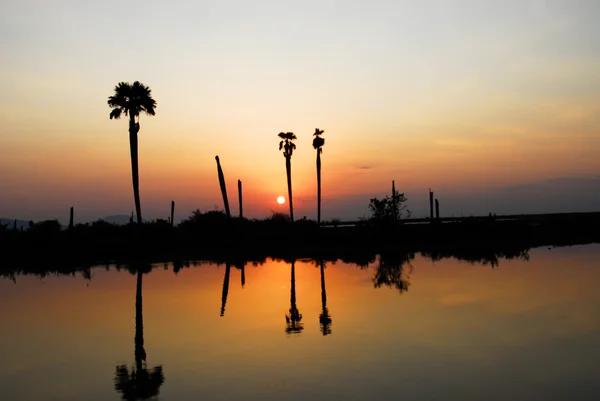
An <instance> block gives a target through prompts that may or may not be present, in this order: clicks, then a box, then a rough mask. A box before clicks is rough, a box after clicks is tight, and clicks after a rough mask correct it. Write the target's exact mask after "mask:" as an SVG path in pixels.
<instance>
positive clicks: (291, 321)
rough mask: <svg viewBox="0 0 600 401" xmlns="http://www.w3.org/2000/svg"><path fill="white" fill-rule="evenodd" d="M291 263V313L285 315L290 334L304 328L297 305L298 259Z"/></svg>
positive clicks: (287, 331)
mask: <svg viewBox="0 0 600 401" xmlns="http://www.w3.org/2000/svg"><path fill="white" fill-rule="evenodd" d="M291 265H292V278H291V287H290V311H289V314H287V315H285V324H286V327H285V332H286V333H288V334H298V333H300V332H302V330H304V323H302V314H301V313H300V311H299V310H298V307H297V306H296V261H295V260H293V261H292V263H291Z"/></svg>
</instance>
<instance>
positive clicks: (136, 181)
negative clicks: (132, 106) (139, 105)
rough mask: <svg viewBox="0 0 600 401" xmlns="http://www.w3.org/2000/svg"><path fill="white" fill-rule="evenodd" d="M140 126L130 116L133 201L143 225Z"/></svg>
mask: <svg viewBox="0 0 600 401" xmlns="http://www.w3.org/2000/svg"><path fill="white" fill-rule="evenodd" d="M139 130H140V126H139V124H137V123H136V122H135V116H134V115H133V114H131V113H130V114H129V150H130V152H131V179H132V181H133V199H134V201H135V212H136V214H137V222H138V224H142V207H141V205H140V177H139V172H138V136H137V134H138V131H139Z"/></svg>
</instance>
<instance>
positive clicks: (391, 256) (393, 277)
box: [373, 252, 415, 293]
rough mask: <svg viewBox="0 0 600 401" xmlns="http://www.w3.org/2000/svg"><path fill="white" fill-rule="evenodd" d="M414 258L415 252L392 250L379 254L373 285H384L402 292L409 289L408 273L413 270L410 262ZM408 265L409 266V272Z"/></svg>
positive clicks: (376, 286)
mask: <svg viewBox="0 0 600 401" xmlns="http://www.w3.org/2000/svg"><path fill="white" fill-rule="evenodd" d="M414 258H415V254H414V253H397V252H390V253H385V254H383V253H382V254H381V255H379V260H378V266H377V267H376V269H375V275H374V276H373V286H374V287H375V288H380V287H382V286H387V287H390V288H395V289H397V290H398V291H399V292H400V293H403V292H405V291H408V287H409V285H410V282H409V281H408V275H409V274H410V273H412V270H413V267H412V265H411V264H410V262H411V260H413V259H414ZM406 267H408V270H409V271H408V272H407V269H406Z"/></svg>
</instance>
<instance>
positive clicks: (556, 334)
mask: <svg viewBox="0 0 600 401" xmlns="http://www.w3.org/2000/svg"><path fill="white" fill-rule="evenodd" d="M354 252H355V255H354V256H346V257H347V259H348V260H349V261H350V263H342V262H340V261H339V259H338V260H337V261H335V262H333V261H332V260H330V259H328V258H327V257H320V258H317V259H316V260H311V259H297V260H294V259H288V260H287V261H286V260H282V259H275V260H269V261H267V262H265V263H264V265H261V266H258V264H254V266H253V264H247V265H244V264H242V263H241V262H242V260H239V259H236V258H233V257H232V258H230V259H228V260H225V259H224V260H219V261H213V262H193V261H189V262H188V261H183V260H182V261H180V262H178V263H177V266H175V265H174V264H172V263H168V264H167V265H166V267H167V270H165V269H163V266H164V265H163V264H162V263H161V264H156V265H152V266H150V265H137V266H129V272H130V273H134V274H133V275H132V274H128V272H127V271H123V268H124V267H127V266H128V265H127V264H125V263H122V264H121V265H119V266H118V271H117V270H116V269H115V266H114V265H111V266H110V269H107V270H105V269H104V268H102V267H98V268H93V269H91V275H90V274H87V273H84V276H89V277H90V278H91V281H89V284H90V286H89V287H87V286H86V285H87V283H88V280H84V279H83V278H82V276H81V273H79V272H76V274H75V275H76V277H71V275H72V272H65V271H60V272H57V273H56V274H49V273H45V276H44V279H43V280H40V279H39V278H38V277H26V275H24V274H22V273H15V277H16V281H17V283H16V285H15V284H13V282H12V281H10V280H9V278H10V277H11V276H10V275H6V277H7V279H6V280H0V316H2V317H3V322H2V326H1V327H0V343H1V344H4V347H0V360H2V361H3V363H2V364H0V389H1V390H0V394H1V395H0V398H1V399H2V401H21V400H28V401H44V400H59V399H60V400H64V401H76V400H81V399H86V400H89V401H104V400H111V399H113V400H114V399H119V398H122V399H124V400H140V399H146V398H153V397H160V398H161V399H165V400H167V399H168V400H171V399H173V400H182V399H202V398H205V399H211V400H247V399H260V400H265V401H275V400H281V399H286V401H300V400H306V399H313V398H315V399H318V398H319V396H321V397H322V398H327V399H357V400H358V399H361V400H363V399H377V400H394V399H396V398H397V395H398V394H400V393H402V395H403V396H404V398H408V399H429V400H446V401H450V400H456V401H458V400H460V401H466V400H482V399H484V400H504V399H511V400H518V401H521V400H523V401H524V400H542V399H543V400H545V401H549V400H556V401H558V400H563V399H577V400H583V399H589V400H594V399H595V398H597V394H598V392H599V391H600V383H598V381H597V377H596V376H597V374H596V372H597V371H598V369H600V362H598V361H600V340H599V339H600V314H599V313H598V310H600V309H599V308H600V292H598V291H597V284H596V283H597V282H598V280H600V269H598V266H597V260H598V257H599V255H600V245H590V246H582V247H574V248H563V249H552V250H548V249H547V248H542V249H534V250H532V251H531V258H529V256H530V253H529V252H527V251H525V250H516V251H515V250H509V249H504V250H502V251H495V252H489V251H487V250H480V251H477V252H475V251H464V252H461V253H458V252H457V253H456V254H454V255H453V256H454V258H452V259H449V258H446V257H444V256H443V255H444V253H443V252H437V253H435V254H434V253H431V254H427V253H426V254H424V255H423V254H421V255H419V254H416V255H414V254H410V253H403V252H398V251H396V252H392V251H390V250H387V251H385V252H382V253H381V254H380V255H377V256H373V255H370V254H368V253H363V254H361V251H360V250H354ZM292 261H293V262H292ZM352 261H360V262H361V264H362V265H363V266H362V267H357V264H356V263H353V262H352ZM432 261H433V262H434V263H432ZM461 261H465V262H468V263H462V262H461ZM480 264H483V265H486V266H481V265H480ZM196 265H197V266H198V268H193V266H196ZM498 265H500V266H501V267H500V268H496V267H497V266H498ZM490 266H492V267H494V269H491V268H490ZM565 266H568V270H565ZM173 268H176V270H177V271H178V273H177V274H173V270H172V269H173ZM150 270H152V271H151V272H150V274H148V272H149V271H150ZM232 270H233V271H232ZM236 270H239V271H240V278H241V281H242V284H244V283H245V280H246V279H247V280H248V283H249V285H248V286H245V288H243V289H242V286H241V285H240V284H239V283H240V281H239V279H238V277H236V276H235V274H236ZM231 274H233V275H234V277H233V278H231ZM231 280H233V283H232V282H231ZM134 286H136V299H135V338H134V358H131V357H128V358H127V355H130V354H131V338H130V334H131V331H133V330H132V329H133V327H130V326H132V323H134V322H132V321H131V320H132V319H131V317H133V316H131V315H132V313H131V312H132V311H130V310H129V308H127V307H125V308H123V305H128V304H130V303H131V298H133V297H132V295H133V287H134ZM143 286H145V290H146V294H144V295H145V299H143V297H142V293H143V291H142V290H143ZM409 289H410V291H408V290H409ZM407 291H408V292H407ZM319 293H320V294H319ZM400 294H402V295H400ZM230 298H231V299H230ZM232 300H233V301H232ZM142 301H145V305H144V306H145V307H146V309H145V310H143V308H142V305H143V302H142ZM227 301H229V304H227ZM299 306H302V311H299ZM217 307H219V308H220V311H221V313H222V314H223V315H224V313H225V310H226V311H227V318H225V317H220V316H218V315H217V313H216V309H217ZM330 310H331V312H332V314H333V316H334V317H335V318H336V327H335V333H334V334H335V336H333V337H332V336H331V335H330V334H332V316H331V314H330ZM143 312H145V314H143ZM301 312H303V313H306V314H307V316H310V318H309V319H301V317H302V313H301ZM282 313H284V315H285V318H286V321H285V333H286V334H284V333H283V332H284V330H281V329H282V328H284V327H283V326H284V322H283V320H282V319H281V314H282ZM317 316H318V317H319V320H318V322H317ZM144 319H145V321H144ZM144 323H145V324H146V329H150V331H148V330H147V331H146V333H144V332H143V329H144ZM128 333H129V334H128ZM174 333H175V334H174ZM294 333H302V334H301V335H296V336H294V335H292V334H294ZM325 336H326V337H325ZM292 339H293V341H295V342H294V346H293V347H290V342H289V341H291V340H292ZM331 340H334V342H333V343H332V342H331ZM145 347H148V348H145ZM146 351H148V355H146ZM124 357H125V358H126V359H125V360H124V359H123V358H124ZM147 359H148V361H146V360H147ZM315 361H317V362H315ZM157 362H160V364H161V365H162V367H164V368H165V370H167V373H168V379H169V380H165V377H164V372H163V370H162V367H161V366H156V367H155V365H156V364H157ZM122 363H124V364H126V365H121V364H122ZM116 365H118V366H116ZM132 365H133V366H132ZM81 366H85V367H86V368H85V369H81ZM115 366H116V368H115ZM323 377H327V380H323ZM232 380H233V381H234V382H235V385H232ZM115 390H116V392H115ZM593 394H596V397H594V396H593Z"/></svg>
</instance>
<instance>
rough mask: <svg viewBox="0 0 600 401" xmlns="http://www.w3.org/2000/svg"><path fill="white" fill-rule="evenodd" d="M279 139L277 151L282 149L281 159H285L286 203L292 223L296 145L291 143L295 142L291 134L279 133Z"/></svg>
mask: <svg viewBox="0 0 600 401" xmlns="http://www.w3.org/2000/svg"><path fill="white" fill-rule="evenodd" d="M278 136H279V137H280V138H281V142H279V150H281V149H283V157H285V172H286V174H287V186H288V201H289V203H290V221H291V222H292V223H293V222H294V205H293V203H292V153H294V149H296V144H295V143H294V142H292V141H294V140H296V139H297V138H296V135H294V133H293V132H280V133H279V135H278Z"/></svg>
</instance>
